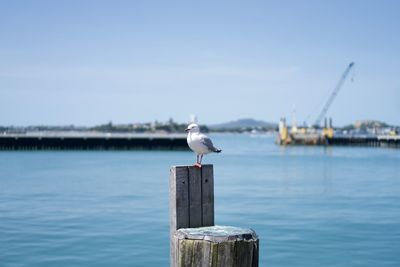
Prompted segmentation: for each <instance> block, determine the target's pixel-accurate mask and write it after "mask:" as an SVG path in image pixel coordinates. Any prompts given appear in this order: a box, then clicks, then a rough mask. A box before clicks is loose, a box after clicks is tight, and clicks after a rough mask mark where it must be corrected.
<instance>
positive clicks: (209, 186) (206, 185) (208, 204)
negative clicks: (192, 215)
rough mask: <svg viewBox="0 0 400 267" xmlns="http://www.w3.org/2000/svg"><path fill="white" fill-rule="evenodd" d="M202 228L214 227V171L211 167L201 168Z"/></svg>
mask: <svg viewBox="0 0 400 267" xmlns="http://www.w3.org/2000/svg"><path fill="white" fill-rule="evenodd" d="M201 188H202V212H203V214H202V219H203V221H202V226H213V225H214V171H213V166H212V165H204V166H203V167H202V168H201Z"/></svg>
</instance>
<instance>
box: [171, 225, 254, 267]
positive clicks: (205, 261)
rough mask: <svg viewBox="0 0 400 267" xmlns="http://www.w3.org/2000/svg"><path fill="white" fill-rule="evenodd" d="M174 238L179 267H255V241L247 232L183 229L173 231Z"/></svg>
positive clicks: (218, 229) (225, 229)
mask: <svg viewBox="0 0 400 267" xmlns="http://www.w3.org/2000/svg"><path fill="white" fill-rule="evenodd" d="M174 238H175V239H176V242H177V243H179V248H178V249H177V257H178V262H179V265H178V266H179V267H181V266H201V267H258V251H259V246H258V242H259V240H258V237H257V235H256V233H255V232H254V231H253V230H251V229H246V228H238V227H231V226H212V227H200V228H184V229H179V230H178V231H176V233H175V235H174ZM183 264H185V265H183Z"/></svg>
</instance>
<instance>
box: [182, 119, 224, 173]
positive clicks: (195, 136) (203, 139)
mask: <svg viewBox="0 0 400 267" xmlns="http://www.w3.org/2000/svg"><path fill="white" fill-rule="evenodd" d="M185 131H186V132H187V133H188V135H187V143H188V145H189V147H190V149H191V150H193V152H194V153H196V155H197V160H196V164H194V166H195V167H198V168H201V160H202V159H203V155H205V154H208V153H211V152H215V153H220V152H221V151H222V150H221V149H218V148H216V147H215V146H214V145H213V143H212V141H211V139H210V138H209V137H208V136H207V135H205V134H202V133H200V128H199V126H198V125H197V124H195V123H192V124H190V125H189V126H188V127H187V128H186V130H185Z"/></svg>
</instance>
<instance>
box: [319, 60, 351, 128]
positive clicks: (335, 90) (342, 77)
mask: <svg viewBox="0 0 400 267" xmlns="http://www.w3.org/2000/svg"><path fill="white" fill-rule="evenodd" d="M353 66H354V62H351V63H350V64H349V66H347V68H346V70H345V71H344V73H343V74H342V76H341V77H340V80H339V82H338V83H337V85H336V86H335V88H334V89H333V92H332V94H331V95H330V96H329V98H328V101H327V102H326V103H325V105H324V108H323V109H322V111H321V113H319V115H318V117H317V119H316V121H315V123H314V125H315V126H317V127H318V126H319V124H320V122H321V120H322V118H323V117H324V116H325V115H326V112H328V109H329V107H330V106H331V105H332V102H333V100H334V99H335V97H336V95H337V94H338V92H339V90H340V88H341V87H342V86H343V83H344V82H345V80H346V78H347V76H348V75H349V73H350V70H351V69H352V68H353Z"/></svg>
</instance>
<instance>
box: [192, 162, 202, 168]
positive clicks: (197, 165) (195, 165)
mask: <svg viewBox="0 0 400 267" xmlns="http://www.w3.org/2000/svg"><path fill="white" fill-rule="evenodd" d="M193 166H194V167H196V168H201V164H200V163H196V164H194V165H193Z"/></svg>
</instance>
